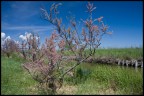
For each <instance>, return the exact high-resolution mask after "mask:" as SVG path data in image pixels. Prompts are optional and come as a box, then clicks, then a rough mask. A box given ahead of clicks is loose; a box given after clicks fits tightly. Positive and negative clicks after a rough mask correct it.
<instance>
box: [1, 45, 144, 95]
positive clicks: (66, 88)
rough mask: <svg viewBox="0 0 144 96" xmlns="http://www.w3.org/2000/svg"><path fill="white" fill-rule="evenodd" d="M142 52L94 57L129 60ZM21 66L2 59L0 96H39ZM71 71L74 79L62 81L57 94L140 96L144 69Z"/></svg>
mask: <svg viewBox="0 0 144 96" xmlns="http://www.w3.org/2000/svg"><path fill="white" fill-rule="evenodd" d="M142 51H143V49H142V48H134V49H133V48H129V49H128V48H125V49H98V51H97V56H109V54H110V53H111V54H110V56H114V57H120V58H127V57H124V56H125V55H126V54H127V56H128V58H142V57H143V52H142ZM67 54H69V53H67ZM69 55H70V54H69ZM24 62H26V61H24V60H23V59H21V58H19V57H17V56H16V55H15V56H12V57H11V58H7V57H5V56H2V57H1V69H2V71H1V72H2V73H1V94H4V95H7V94H12V95H20V94H21V95H22V94H27V95H28V94H40V93H39V92H38V91H37V82H35V81H34V80H33V79H32V78H31V76H30V75H29V74H28V72H27V71H25V70H24V69H23V68H22V67H21V65H22V63H24ZM74 71H75V74H74V76H73V77H70V76H68V75H67V76H66V77H65V82H64V85H63V87H62V88H61V89H60V90H58V93H57V94H97V95H99V94H107V95H108V94H138V95H142V94H143V68H137V69H135V68H131V67H130V68H127V67H123V66H114V65H113V66H112V65H104V64H94V63H91V64H90V63H83V64H81V65H80V66H78V67H77V68H76V69H75V70H74Z"/></svg>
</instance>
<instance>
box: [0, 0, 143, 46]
mask: <svg viewBox="0 0 144 96" xmlns="http://www.w3.org/2000/svg"><path fill="white" fill-rule="evenodd" d="M59 2H61V3H62V6H59V7H58V9H59V11H60V14H59V16H60V17H61V18H62V19H63V23H64V24H65V25H68V24H69V22H68V20H67V19H66V16H70V15H71V14H72V15H73V16H75V19H76V21H80V19H81V18H83V19H86V18H87V16H88V15H87V13H86V12H85V11H86V10H87V9H86V4H87V2H85V1H64V2H63V1H59ZM59 2H58V1H57V2H56V3H59ZM91 2H92V3H94V6H96V10H95V11H94V13H93V18H98V17H100V16H103V17H104V18H103V21H104V22H105V24H107V25H108V26H110V29H109V30H112V31H113V34H112V35H105V36H104V37H103V40H102V41H101V42H102V44H101V47H104V48H107V47H108V48H110V47H115V48H120V47H131V46H133V47H136V46H138V47H139V46H142V45H143V13H142V12H143V4H142V3H143V2H142V1H116V2H114V1H91ZM53 3H54V2H50V1H37V2H36V1H2V2H1V8H2V9H1V32H4V33H5V34H6V36H11V38H12V39H15V40H20V39H19V38H18V37H19V35H21V34H22V35H24V34H25V32H30V31H35V32H38V34H39V35H40V37H41V42H44V40H45V38H46V37H49V36H50V34H51V32H52V31H53V26H52V25H51V24H50V23H48V22H47V21H46V20H44V19H42V18H41V11H40V8H41V7H44V8H45V9H47V10H48V9H49V8H50V6H51V4H53ZM80 30H81V28H80V27H79V31H80Z"/></svg>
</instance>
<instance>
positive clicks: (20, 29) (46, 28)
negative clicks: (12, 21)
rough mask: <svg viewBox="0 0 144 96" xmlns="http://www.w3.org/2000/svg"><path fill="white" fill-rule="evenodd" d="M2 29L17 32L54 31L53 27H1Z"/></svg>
mask: <svg viewBox="0 0 144 96" xmlns="http://www.w3.org/2000/svg"><path fill="white" fill-rule="evenodd" d="M3 29H5V30H18V31H24V30H33V31H36V32H43V31H51V30H52V29H54V26H13V27H10V26H3Z"/></svg>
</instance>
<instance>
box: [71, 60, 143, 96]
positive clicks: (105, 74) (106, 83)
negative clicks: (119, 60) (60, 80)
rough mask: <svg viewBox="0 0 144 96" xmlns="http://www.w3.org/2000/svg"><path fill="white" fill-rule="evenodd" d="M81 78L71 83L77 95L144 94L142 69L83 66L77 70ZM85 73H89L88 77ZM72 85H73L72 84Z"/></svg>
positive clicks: (76, 78) (97, 65) (94, 65)
mask: <svg viewBox="0 0 144 96" xmlns="http://www.w3.org/2000/svg"><path fill="white" fill-rule="evenodd" d="M80 68H81V70H83V72H82V73H81V72H79V71H78V72H77V74H81V77H79V76H77V77H74V78H73V79H72V80H71V81H69V82H73V85H75V86H76V87H77V89H78V90H77V92H76V94H123V95H124V94H129V95H130V94H139V95H140V94H142V93H143V72H142V70H143V69H141V68H139V69H137V71H136V70H135V69H134V68H125V67H120V66H110V65H101V64H88V63H87V64H86V63H84V64H82V65H80V66H79V67H78V68H77V70H79V69H80ZM85 71H87V72H89V74H88V76H87V75H84V74H87V73H86V72H85ZM71 84H72V83H71Z"/></svg>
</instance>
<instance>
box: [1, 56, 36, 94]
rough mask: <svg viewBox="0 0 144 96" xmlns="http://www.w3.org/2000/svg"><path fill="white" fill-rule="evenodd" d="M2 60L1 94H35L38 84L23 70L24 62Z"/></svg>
mask: <svg viewBox="0 0 144 96" xmlns="http://www.w3.org/2000/svg"><path fill="white" fill-rule="evenodd" d="M1 59H2V62H1V69H2V71H1V72H2V73H1V94H4V95H8V94H12V95H19V94H21V95H23V94H34V92H33V90H34V88H35V85H36V82H35V81H34V80H33V79H32V78H31V76H30V75H29V74H28V73H27V72H26V71H24V70H23V69H22V67H21V65H22V63H24V60H23V59H17V58H7V57H1ZM34 91H35V90H34Z"/></svg>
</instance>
